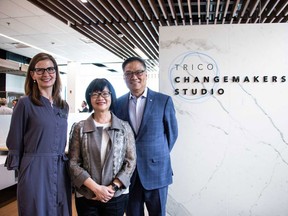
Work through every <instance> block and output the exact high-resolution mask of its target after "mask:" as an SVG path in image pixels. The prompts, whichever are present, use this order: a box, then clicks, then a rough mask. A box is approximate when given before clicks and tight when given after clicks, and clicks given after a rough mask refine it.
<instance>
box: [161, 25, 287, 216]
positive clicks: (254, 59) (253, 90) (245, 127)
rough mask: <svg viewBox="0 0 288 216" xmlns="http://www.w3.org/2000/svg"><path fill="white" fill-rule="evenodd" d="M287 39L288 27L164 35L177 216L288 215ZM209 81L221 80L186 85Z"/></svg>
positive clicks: (190, 29) (166, 31)
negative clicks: (173, 115) (173, 113)
mask: <svg viewBox="0 0 288 216" xmlns="http://www.w3.org/2000/svg"><path fill="white" fill-rule="evenodd" d="M287 38H288V25H287V24H271V25H270V24H255V25H253V24H249V25H221V26H218V25H214V26H206V25H205V26H187V27H162V28H160V80H161V83H160V91H161V92H164V93H167V94H169V95H171V96H172V97H173V100H174V103H175V106H176V110H177V118H178V121H179V139H178V140H177V143H176V145H175V148H174V149H173V151H172V163H173V167H174V184H172V185H171V187H170V190H169V200H168V214H169V215H181V216H186V215H195V216H219V215H221V216H224V215H227V216H235V215H239V216H240V215H241V216H252V215H255V216H256V215H257V216H272V215H273V216H274V215H278V216H287V215H288V130H287V122H288V117H287V110H288V100H287V99H286V95H287V92H288V85H287V83H288V75H287V71H288V64H287V51H288V43H287ZM176 65H177V66H176ZM207 65H209V66H207ZM186 66H187V68H186ZM203 76H208V77H210V78H213V77H215V76H219V78H220V81H219V82H214V81H213V80H210V81H209V82H206V83H202V82H189V83H185V82H184V81H183V80H184V78H186V79H187V78H188V79H190V80H194V81H195V78H196V77H197V78H199V79H200V80H202V78H203ZM233 76H239V77H240V80H241V81H240V82H238V83H237V82H232V77H233ZM254 76H255V77H258V78H256V81H257V79H258V80H259V82H256V81H253V79H254ZM266 76H267V77H266ZM176 77H179V78H177V79H176V81H178V80H181V82H179V83H178V82H176V81H175V78H176ZM247 77H248V78H249V79H250V82H245V79H247ZM282 77H285V78H282ZM266 79H267V80H266ZM273 79H274V81H273ZM281 79H284V80H281ZM246 81H247V80H246ZM186 88H187V89H188V91H187V92H186V94H184V90H183V89H186ZM175 89H179V92H180V94H178V95H175ZM192 89H194V90H195V89H197V90H198V92H197V94H195V95H193V94H192V93H191V92H192ZM201 89H206V90H208V91H211V89H213V91H214V92H217V91H218V90H219V89H220V90H221V94H218V93H214V94H208V93H207V94H203V95H202V94H201ZM199 91H200V93H199ZM223 91H224V93H223ZM222 93H223V94H222Z"/></svg>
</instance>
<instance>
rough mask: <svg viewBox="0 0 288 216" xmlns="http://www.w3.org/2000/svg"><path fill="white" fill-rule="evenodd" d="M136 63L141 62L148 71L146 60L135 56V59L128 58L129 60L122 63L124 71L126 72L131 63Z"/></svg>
mask: <svg viewBox="0 0 288 216" xmlns="http://www.w3.org/2000/svg"><path fill="white" fill-rule="evenodd" d="M134 61H138V62H140V63H141V64H142V65H143V67H144V70H146V63H145V60H144V59H142V58H139V57H137V56H133V57H130V58H127V59H126V60H125V61H124V62H123V63H122V70H123V71H124V68H125V67H126V65H127V64H129V63H131V62H134Z"/></svg>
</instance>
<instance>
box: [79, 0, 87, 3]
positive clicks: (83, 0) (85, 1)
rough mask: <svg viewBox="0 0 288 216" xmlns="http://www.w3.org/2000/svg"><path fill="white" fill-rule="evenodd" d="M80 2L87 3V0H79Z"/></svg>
mask: <svg viewBox="0 0 288 216" xmlns="http://www.w3.org/2000/svg"><path fill="white" fill-rule="evenodd" d="M80 1H81V2H82V3H87V2H88V0H80Z"/></svg>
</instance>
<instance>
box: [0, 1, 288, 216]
mask: <svg viewBox="0 0 288 216" xmlns="http://www.w3.org/2000/svg"><path fill="white" fill-rule="evenodd" d="M287 20H288V2H287V1H286V0H282V1H281V0H278V1H270V0H254V1H253V0H247V1H244V0H242V1H241V0H235V1H220V0H215V1H212V0H210V1H200V0H198V1H196V0H195V1H193V0H187V1H178V0H177V1H176V0H174V1H173V0H167V1H148V0H138V1H126V0H125V1H124V0H120V1H106V0H98V1H96V0H90V1H89V0H88V1H87V2H83V1H79V0H65V1H56V0H55V1H54V0H53V1H36V0H29V1H25V0H0V49H1V53H0V55H1V56H0V91H1V92H0V93H1V94H2V95H4V96H6V97H8V98H10V99H11V100H12V98H13V97H18V96H19V95H21V94H23V92H24V88H23V86H24V79H25V75H26V69H27V65H28V63H29V59H30V58H31V57H33V56H34V55H35V54H37V53H38V52H41V51H44V52H49V53H51V54H52V55H53V56H55V57H56V60H57V62H58V64H59V67H60V70H61V73H62V75H61V76H62V82H63V87H64V88H63V90H64V91H63V96H64V98H66V99H67V100H68V102H69V104H71V108H72V109H71V112H72V113H73V112H77V109H78V108H80V104H81V102H82V100H83V99H84V91H85V89H86V86H87V85H88V83H89V82H90V81H91V79H94V78H96V77H106V78H107V79H109V80H110V81H111V82H112V84H113V85H114V87H115V89H116V92H117V95H118V96H120V95H122V94H123V93H125V92H126V91H127V88H126V86H125V84H124V81H123V78H122V68H121V64H122V62H123V60H124V59H125V58H127V57H130V56H132V55H136V56H140V57H143V58H144V59H146V61H147V65H148V76H149V78H148V80H149V87H150V88H152V89H154V90H159V83H161V80H160V79H159V27H164V26H166V27H169V26H173V27H175V26H200V25H213V26H217V25H230V24H232V25H235V24H236V25H250V24H273V23H275V24H278V23H287ZM211 37H213V35H211ZM241 42H242V43H243V41H241ZM244 43H245V42H244ZM2 95H1V96H2ZM71 116H75V115H73V114H72V115H71ZM3 118H5V117H3ZM3 118H2V119H1V120H2V122H7V121H8V120H9V119H3ZM75 119H77V117H75ZM5 133H6V131H4V132H3V130H1V136H4V135H5ZM0 142H1V146H2V147H4V148H5V137H1V139H0ZM1 166H2V167H1V169H2V168H4V167H3V161H2V160H1ZM4 169H5V168H4ZM1 172H2V170H1ZM3 172H4V170H3ZM10 174H11V173H9V175H10ZM9 175H7V177H9V180H8V181H9V183H8V184H5V183H4V184H2V182H3V181H5V177H1V178H0V182H1V184H2V185H3V187H2V186H1V189H3V188H6V187H9V186H10V185H11V184H13V183H15V179H14V178H13V177H14V176H11V175H10V176H9ZM10 177H11V178H10ZM11 179H12V183H11ZM187 215H189V214H187ZM227 215H229V214H227Z"/></svg>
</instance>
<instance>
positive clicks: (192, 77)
mask: <svg viewBox="0 0 288 216" xmlns="http://www.w3.org/2000/svg"><path fill="white" fill-rule="evenodd" d="M169 79H170V83H171V86H172V88H173V90H174V95H176V96H177V97H179V98H180V99H184V100H185V101H196V100H197V101H199V100H201V101H202V100H206V99H208V98H210V97H211V96H212V95H214V94H215V93H218V94H222V93H224V92H222V91H220V92H219V90H218V92H217V84H218V83H219V71H218V66H217V64H216V62H215V60H214V59H213V58H211V57H210V56H208V55H206V54H204V53H200V52H188V53H184V54H181V55H180V56H178V57H176V58H175V59H174V60H173V61H172V63H171V65H170V67H169Z"/></svg>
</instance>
